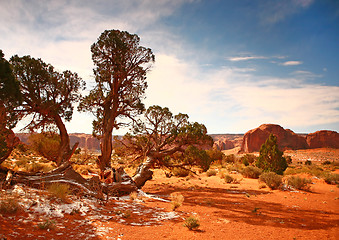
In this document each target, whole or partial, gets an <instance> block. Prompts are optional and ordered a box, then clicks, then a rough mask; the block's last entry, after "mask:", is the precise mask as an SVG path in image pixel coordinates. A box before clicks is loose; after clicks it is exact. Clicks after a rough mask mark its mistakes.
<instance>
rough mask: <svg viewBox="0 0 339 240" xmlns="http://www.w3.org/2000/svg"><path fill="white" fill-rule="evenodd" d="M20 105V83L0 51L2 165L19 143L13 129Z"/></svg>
mask: <svg viewBox="0 0 339 240" xmlns="http://www.w3.org/2000/svg"><path fill="white" fill-rule="evenodd" d="M20 103H21V93H20V89H19V83H18V81H17V80H16V79H15V77H14V75H13V72H12V69H11V67H10V64H9V62H8V61H7V60H6V59H5V58H4V54H3V52H2V50H0V163H1V162H3V161H4V160H5V159H6V158H7V157H8V156H9V155H10V153H11V152H12V150H13V147H14V146H15V145H16V144H17V142H18V139H17V138H16V137H15V135H14V133H13V131H12V130H11V129H12V128H13V127H15V125H16V123H17V121H18V116H17V115H16V114H15V112H14V109H15V108H16V107H17V106H19V104H20Z"/></svg>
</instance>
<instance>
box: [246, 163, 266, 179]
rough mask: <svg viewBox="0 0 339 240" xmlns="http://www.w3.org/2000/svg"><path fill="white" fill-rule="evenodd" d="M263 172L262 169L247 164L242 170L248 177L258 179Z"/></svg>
mask: <svg viewBox="0 0 339 240" xmlns="http://www.w3.org/2000/svg"><path fill="white" fill-rule="evenodd" d="M261 174H262V169H260V168H258V167H254V166H247V167H245V168H244V169H243V170H242V175H243V176H244V177H246V178H254V179H257V178H259V176H260V175H261Z"/></svg>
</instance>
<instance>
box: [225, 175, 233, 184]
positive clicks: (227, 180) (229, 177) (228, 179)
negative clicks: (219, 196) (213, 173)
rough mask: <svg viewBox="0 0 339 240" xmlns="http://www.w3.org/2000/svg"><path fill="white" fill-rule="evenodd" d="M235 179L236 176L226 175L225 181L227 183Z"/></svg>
mask: <svg viewBox="0 0 339 240" xmlns="http://www.w3.org/2000/svg"><path fill="white" fill-rule="evenodd" d="M233 181H234V178H233V177H232V176H230V175H228V174H227V175H225V182H226V183H232V182H233Z"/></svg>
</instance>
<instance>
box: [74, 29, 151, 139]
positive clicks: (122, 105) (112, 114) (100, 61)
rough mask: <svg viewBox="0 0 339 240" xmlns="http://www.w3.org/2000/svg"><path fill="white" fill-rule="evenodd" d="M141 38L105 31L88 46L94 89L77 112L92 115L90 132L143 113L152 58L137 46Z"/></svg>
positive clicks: (148, 52) (121, 32)
mask: <svg viewBox="0 0 339 240" xmlns="http://www.w3.org/2000/svg"><path fill="white" fill-rule="evenodd" d="M139 43H140V38H139V36H138V35H136V34H130V33H128V32H126V31H119V30H105V31H104V32H103V33H101V35H100V36H99V38H98V40H97V42H95V43H93V44H92V46H91V52H92V59H93V63H94V65H95V68H94V69H93V72H94V75H95V81H96V86H95V87H94V89H93V90H91V91H90V93H89V95H88V96H86V97H85V98H83V99H82V101H81V103H80V105H79V109H80V110H83V111H89V112H91V113H93V115H94V116H95V117H96V119H95V120H94V121H93V133H94V135H96V136H100V135H102V134H103V133H104V132H106V131H108V130H109V129H107V128H106V127H105V124H108V123H109V124H110V125H113V127H114V128H118V127H119V126H121V125H123V123H119V122H117V121H116V120H117V118H129V117H134V116H135V115H136V114H140V113H141V112H142V111H143V110H144V105H143V104H142V103H141V100H142V98H143V97H144V93H145V90H146V88H147V83H146V73H147V72H148V71H149V70H150V67H151V66H152V64H153V62H154V60H155V57H154V55H153V53H152V50H151V49H149V48H145V47H142V46H140V45H139Z"/></svg>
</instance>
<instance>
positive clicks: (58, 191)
mask: <svg viewBox="0 0 339 240" xmlns="http://www.w3.org/2000/svg"><path fill="white" fill-rule="evenodd" d="M48 192H49V193H50V194H51V195H52V196H53V197H56V198H59V199H61V200H63V201H65V200H66V199H67V195H68V194H69V193H70V190H69V185H68V184H64V183H52V184H51V185H49V187H48Z"/></svg>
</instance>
